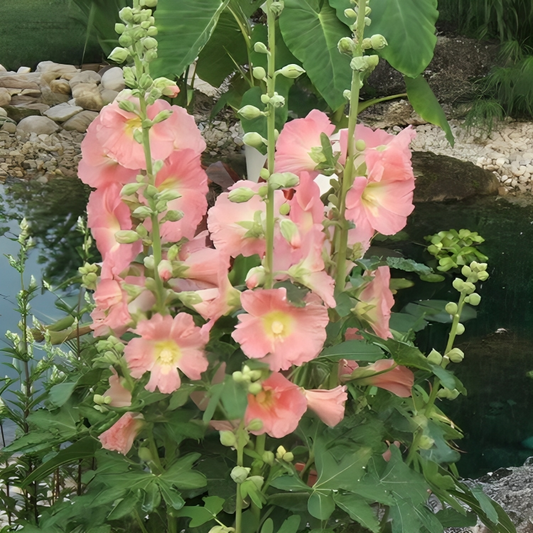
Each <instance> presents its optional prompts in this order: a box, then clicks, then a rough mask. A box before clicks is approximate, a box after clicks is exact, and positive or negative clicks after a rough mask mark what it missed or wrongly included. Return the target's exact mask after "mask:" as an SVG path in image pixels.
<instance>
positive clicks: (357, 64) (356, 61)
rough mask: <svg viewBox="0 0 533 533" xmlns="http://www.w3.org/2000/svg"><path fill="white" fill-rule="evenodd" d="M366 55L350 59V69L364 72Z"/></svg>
mask: <svg viewBox="0 0 533 533" xmlns="http://www.w3.org/2000/svg"><path fill="white" fill-rule="evenodd" d="M366 57H368V56H362V57H360V56H357V57H354V58H353V59H352V60H351V61H350V67H351V68H352V70H355V71H357V72H364V71H365V70H366V69H367V62H366Z"/></svg>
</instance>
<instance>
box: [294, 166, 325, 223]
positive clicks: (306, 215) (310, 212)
mask: <svg viewBox="0 0 533 533" xmlns="http://www.w3.org/2000/svg"><path fill="white" fill-rule="evenodd" d="M289 204H290V206H291V210H290V214H289V217H290V219H291V220H292V221H293V222H294V223H295V224H297V225H298V228H300V230H301V231H303V232H306V231H309V230H310V229H311V227H312V226H313V225H315V224H319V225H322V222H323V220H324V204H323V203H322V200H321V199H320V189H319V187H318V185H317V184H316V183H315V182H314V181H313V179H312V177H311V175H310V174H309V172H302V173H301V174H300V183H299V184H298V186H297V187H295V193H294V195H293V197H292V198H291V200H290V202H289Z"/></svg>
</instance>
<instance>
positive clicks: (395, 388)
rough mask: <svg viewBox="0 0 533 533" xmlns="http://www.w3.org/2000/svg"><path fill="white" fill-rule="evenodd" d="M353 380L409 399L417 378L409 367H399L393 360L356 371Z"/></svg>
mask: <svg viewBox="0 0 533 533" xmlns="http://www.w3.org/2000/svg"><path fill="white" fill-rule="evenodd" d="M352 379H357V380H358V383H360V384H362V385H373V386H374V387H379V388H380V389H385V390H388V391H389V392H392V393H393V394H396V396H399V397H400V398H408V397H409V396H411V388H412V387H413V384H414V381H415V376H414V374H413V372H412V371H411V370H409V369H408V368H407V367H405V366H397V365H396V363H395V362H394V360H393V359H380V360H379V361H376V362H375V363H372V364H371V365H367V366H365V367H362V368H360V369H358V370H356V371H355V372H354V373H353V374H352Z"/></svg>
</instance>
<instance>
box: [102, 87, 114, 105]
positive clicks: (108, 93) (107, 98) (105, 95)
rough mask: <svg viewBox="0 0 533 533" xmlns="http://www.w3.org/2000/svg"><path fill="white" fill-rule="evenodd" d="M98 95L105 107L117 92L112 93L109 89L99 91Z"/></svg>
mask: <svg viewBox="0 0 533 533" xmlns="http://www.w3.org/2000/svg"><path fill="white" fill-rule="evenodd" d="M100 94H101V95H102V101H103V102H104V105H107V104H110V103H111V102H113V101H114V100H115V98H116V97H117V95H118V92H117V91H112V90H111V89H103V90H102V89H101V90H100Z"/></svg>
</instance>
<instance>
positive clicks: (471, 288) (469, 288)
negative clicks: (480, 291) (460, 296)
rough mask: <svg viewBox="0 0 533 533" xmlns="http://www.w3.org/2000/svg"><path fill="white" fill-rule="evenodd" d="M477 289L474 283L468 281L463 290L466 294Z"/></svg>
mask: <svg viewBox="0 0 533 533" xmlns="http://www.w3.org/2000/svg"><path fill="white" fill-rule="evenodd" d="M475 290H476V286H475V285H474V284H473V283H470V282H469V281H466V282H465V284H464V285H463V290H462V291H461V292H464V293H465V294H472V293H473V292H474V291H475Z"/></svg>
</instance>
